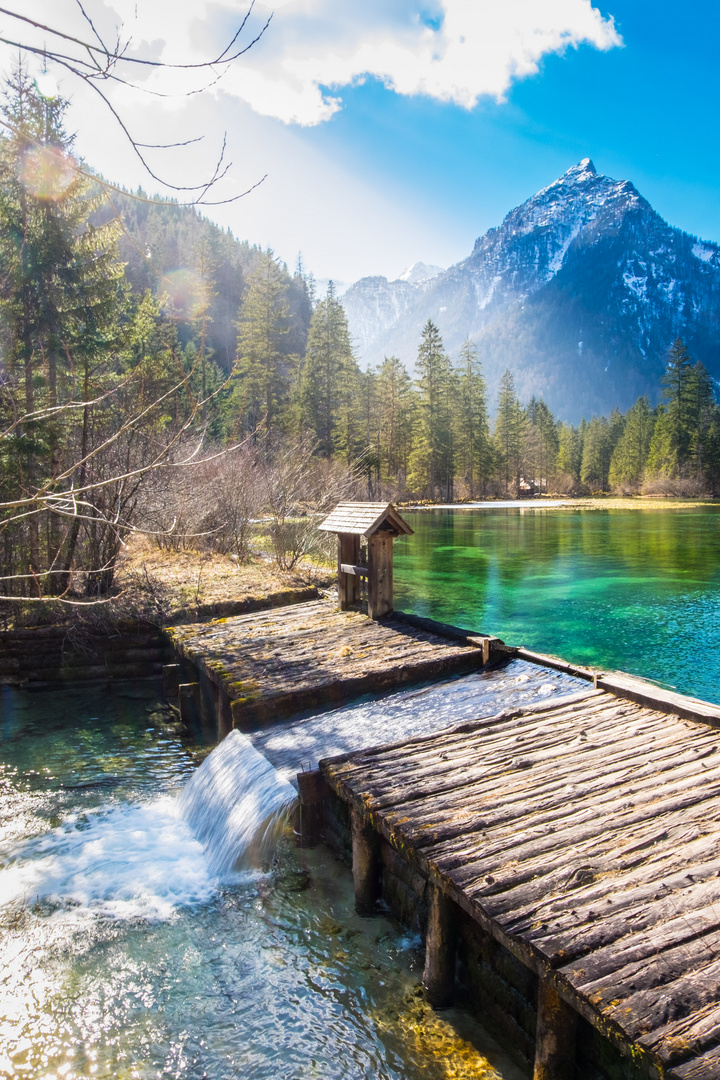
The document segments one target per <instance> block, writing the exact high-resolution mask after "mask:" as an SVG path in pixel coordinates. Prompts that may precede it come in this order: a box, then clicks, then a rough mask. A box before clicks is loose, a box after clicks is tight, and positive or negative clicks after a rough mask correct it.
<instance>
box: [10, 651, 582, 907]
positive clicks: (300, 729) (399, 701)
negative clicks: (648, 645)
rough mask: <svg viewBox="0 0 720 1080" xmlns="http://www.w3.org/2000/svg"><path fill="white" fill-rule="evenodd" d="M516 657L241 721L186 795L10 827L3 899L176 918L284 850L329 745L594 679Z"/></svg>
mask: <svg viewBox="0 0 720 1080" xmlns="http://www.w3.org/2000/svg"><path fill="white" fill-rule="evenodd" d="M587 688H588V687H587V683H582V682H580V681H579V680H577V679H573V678H571V677H569V676H567V675H562V674H560V673H558V672H554V671H550V670H548V669H544V668H538V667H536V666H535V665H532V664H526V663H523V662H521V661H514V662H513V663H511V664H509V665H508V666H507V667H506V668H504V669H503V670H501V671H492V672H479V673H477V674H475V675H470V676H467V677H465V678H460V679H453V680H449V681H446V682H444V683H438V684H435V685H431V686H426V687H421V688H414V689H411V690H406V691H402V692H399V693H395V694H390V695H387V696H385V697H383V698H379V699H376V700H373V701H359V702H355V703H353V704H351V705H348V706H345V707H343V708H341V709H336V710H333V711H330V712H325V713H321V714H319V715H317V716H313V717H308V718H305V719H304V720H300V721H298V720H290V721H286V722H283V723H281V724H278V725H274V726H273V727H271V728H266V729H264V730H261V731H258V732H255V733H253V734H252V735H250V736H248V735H244V734H241V733H240V732H239V731H232V732H231V733H230V734H229V735H228V736H227V737H226V738H225V739H224V740H223V741H222V742H221V743H220V744H219V746H217V747H215V749H214V750H213V751H212V753H210V754H209V755H208V757H207V758H206V759H205V761H204V762H203V763H202V765H201V766H200V767H199V768H198V769H197V770H196V771H195V772H194V773H193V775H192V776H191V777H190V779H189V780H188V781H187V782H186V784H185V786H184V788H183V789H182V790H181V791H180V792H179V794H178V795H176V796H175V797H171V796H169V795H165V796H161V797H159V798H158V797H156V798H155V799H153V800H148V801H146V802H125V801H110V802H109V803H106V804H105V805H104V806H100V807H94V808H90V809H87V810H84V811H83V812H75V813H72V814H69V815H67V816H66V817H65V818H64V820H62V822H61V824H59V825H58V826H57V827H56V828H54V829H51V830H50V831H48V832H45V833H43V834H41V835H39V836H37V835H36V836H31V837H30V838H23V839H18V840H13V839H12V838H11V836H10V832H8V831H6V832H5V837H6V838H5V841H4V842H1V841H2V830H1V829H0V866H2V869H0V905H6V904H8V903H12V902H17V901H19V902H24V903H25V904H32V903H33V902H35V901H39V902H43V903H49V904H51V905H59V906H61V907H63V908H64V909H65V910H68V909H72V910H73V911H74V912H76V913H77V914H78V915H81V914H82V913H87V912H90V913H92V914H95V915H97V914H100V915H105V916H111V917H114V918H136V917H142V918H154V919H166V918H169V917H170V916H172V914H173V912H175V911H176V910H177V909H178V908H181V907H186V906H188V905H192V904H198V903H204V902H206V901H207V900H209V899H210V898H211V897H212V896H213V895H215V894H216V893H217V890H218V887H219V885H220V884H221V883H222V882H223V881H228V880H232V879H233V878H234V879H235V880H237V875H238V874H239V873H242V874H246V873H248V872H257V871H258V870H259V869H262V868H263V867H266V866H267V865H268V863H269V862H270V860H271V858H272V854H273V852H274V850H275V847H276V845H277V841H278V838H279V835H280V832H281V831H282V828H283V826H284V823H285V821H286V819H287V815H288V812H289V810H290V807H291V806H292V805H293V803H294V802H295V800H296V798H297V793H296V790H295V787H294V786H293V784H294V782H295V775H296V774H297V772H299V771H300V770H301V769H302V768H307V767H308V766H310V767H316V765H317V762H318V760H319V759H320V758H322V757H329V756H333V755H335V754H340V753H344V752H347V751H349V750H357V749H360V748H364V747H370V746H377V745H379V744H381V743H387V742H390V741H393V740H396V739H401V738H410V737H412V736H414V735H419V734H429V733H431V732H434V731H440V730H442V729H444V728H448V727H451V726H452V725H453V724H457V723H460V722H462V721H463V720H467V719H477V718H480V717H482V716H489V715H492V714H493V713H497V712H501V711H503V710H504V709H507V708H512V707H515V706H517V705H520V704H529V703H533V702H536V703H540V702H543V701H546V700H548V699H551V698H559V697H561V696H562V695H563V694H566V693H574V692H577V691H578V690H582V689H587Z"/></svg>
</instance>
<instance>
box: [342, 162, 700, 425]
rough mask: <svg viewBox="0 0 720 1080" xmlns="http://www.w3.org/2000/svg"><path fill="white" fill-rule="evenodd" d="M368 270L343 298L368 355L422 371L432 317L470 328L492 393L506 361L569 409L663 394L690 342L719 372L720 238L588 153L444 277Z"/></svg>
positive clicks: (446, 336) (447, 336) (462, 330)
mask: <svg viewBox="0 0 720 1080" xmlns="http://www.w3.org/2000/svg"><path fill="white" fill-rule="evenodd" d="M414 275H415V268H414V267H411V268H410V270H409V271H406V273H405V274H404V275H403V280H398V281H394V282H385V281H383V282H382V288H380V287H379V286H378V284H376V279H363V281H360V282H358V283H356V284H355V285H354V286H352V288H351V289H350V290H348V293H347V294H346V297H345V301H344V302H345V305H346V311H347V314H348V319H349V323H350V330H351V333H352V334H353V335H354V338H355V341H356V343H357V348H358V354H359V357H360V359H361V361H362V362H363V363H366V364H367V363H378V362H380V361H381V359H382V357H383V356H385V355H388V356H389V355H396V356H399V357H400V358H401V359H402V360H403V361H404V362H406V363H407V364H408V365H409V366H412V364H413V362H414V359H415V356H416V354H417V347H418V342H419V341H420V335H421V333H422V328H423V326H424V324H425V322H426V321H427V319H428V318H430V319H432V320H433V321H434V322H435V323H436V324H437V326H438V327H439V329H440V332H441V334H442V336H443V340H444V343H445V347H446V348H447V349H448V351H449V352H450V353H451V354H454V353H456V352H457V350H458V349H459V348H460V346H461V345H462V342H463V341H464V340H465V339H466V338H467V337H469V338H470V339H471V340H473V341H474V342H476V343H477V345H478V347H479V349H480V351H481V354H482V356H483V363H484V365H485V372H486V378H487V380H488V385H489V387H490V388H491V390H492V389H493V388H494V387H495V386H497V383H498V381H499V378H500V375H501V374H502V371H503V370H504V368H505V367H510V368H511V369H512V370H513V371H514V373H515V375H516V384H517V386H518V389H519V390H520V391H521V393H522V394H524V396H525V397H529V396H530V395H531V394H535V395H542V396H543V397H544V398H545V400H546V401H547V402H548V404H549V405H550V406H551V408H553V410H554V411H555V412H556V413H558V414H559V415H561V416H565V417H568V418H570V419H574V420H577V419H578V417H579V416H580V415H581V414H582V412H585V413H586V414H587V415H592V413H593V412H602V411H603V410H609V409H611V408H612V407H613V406H614V405H619V406H620V407H621V408H628V407H629V406H630V405H631V404H632V403H633V401H634V400H635V398H637V397H638V396H639V395H640V394H644V393H649V394H651V396H653V397H654V396H656V394H657V387H658V385H659V380H660V376H661V374H662V371H663V367H664V361H665V355H666V352H667V349H668V348H669V347H670V345H671V344H672V342H673V341H674V339H675V338H677V337H682V338H683V339H684V340H685V343H686V345H687V346H688V348H689V349H690V352H691V353H692V354H693V356H694V357H695V358H696V359H698V360H702V362H703V363H704V364H705V366H706V367H707V368H708V370H709V371H710V372H711V374H712V375H713V377H715V378H719V379H720V345H719V344H718V342H720V309H719V308H718V304H717V296H718V295H720V246H719V245H717V244H712V243H706V242H703V241H700V240H698V239H697V238H696V237H692V236H688V235H687V234H685V233H683V232H681V231H680V230H679V229H673V228H672V227H671V226H670V225H668V224H667V223H666V222H665V221H663V219H662V218H661V217H660V215H659V214H658V213H657V212H656V211H655V210H653V208H652V206H651V205H650V204H649V203H648V202H647V200H646V199H644V198H643V197H642V195H640V194H639V192H638V191H637V190H636V188H635V187H634V185H633V184H632V183H630V181H628V180H614V179H612V178H611V177H609V176H605V175H603V174H602V173H599V172H598V171H597V170H596V168H595V166H594V165H593V163H592V161H591V160H590V158H583V159H582V161H580V162H578V163H577V164H576V165H573V166H572V167H571V168H570V169H568V170H567V172H565V173H564V174H563V175H562V176H560V177H559V178H558V179H557V180H555V181H553V183H552V184H549V185H548V186H547V187H545V188H543V189H542V190H541V191H538V192H537V193H536V194H535V195H532V196H531V197H530V198H529V199H527V200H526V201H525V202H524V203H522V204H521V205H520V206H517V207H516V208H515V209H514V210H511V211H510V212H509V213H508V214H507V216H506V217H505V219H504V221H503V222H502V223H501V224H500V225H498V226H497V227H496V228H493V229H490V230H489V231H488V232H486V233H485V234H484V236H481V237H480V238H479V239H478V240H477V241H476V242H475V246H474V248H473V251H472V253H471V254H470V255H469V256H468V257H467V258H466V259H463V260H462V261H461V262H459V263H456V264H455V265H454V266H452V267H450V269H449V270H446V271H445V272H444V273H440V274H437V276H433V277H431V278H429V279H427V280H425V281H424V282H422V283H420V282H418V283H413V284H411V281H413V280H417V279H415V278H414Z"/></svg>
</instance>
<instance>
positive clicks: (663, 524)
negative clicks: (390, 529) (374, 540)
mask: <svg viewBox="0 0 720 1080" xmlns="http://www.w3.org/2000/svg"><path fill="white" fill-rule="evenodd" d="M403 516H404V517H405V518H406V520H407V521H408V523H409V524H410V525H411V526H412V528H413V529H414V530H415V535H414V536H411V537H407V538H403V539H402V540H400V541H398V542H397V543H396V545H395V606H396V607H397V608H399V609H401V610H404V611H411V612H414V613H415V614H419V615H427V616H430V617H432V618H435V619H440V620H443V621H445V622H450V623H455V624H457V625H460V626H467V627H471V628H473V629H476V630H480V631H482V632H483V633H492V634H495V635H497V636H498V637H501V638H502V639H503V640H504V641H505V642H507V643H508V644H512V645H524V646H526V647H527V648H531V649H537V650H539V651H541V652H545V653H552V654H554V655H557V656H561V657H563V658H565V659H567V660H571V661H574V662H576V663H584V664H590V665H594V666H598V667H605V668H608V669H615V670H621V671H628V672H632V673H633V674H637V675H642V676H644V677H645V678H650V679H654V680H657V681H659V682H661V683H663V684H665V685H668V686H671V687H674V688H676V689H677V690H679V691H681V692H683V693H687V694H693V695H695V696H697V697H702V698H705V699H707V700H709V701H714V702H718V703H720V506H697V507H692V508H690V509H687V508H682V509H681V508H673V507H672V506H668V507H667V508H663V509H660V510H651V509H635V508H633V509H627V510H624V509H607V510H604V509H599V510H594V509H593V510H590V509H579V508H571V507H561V508H557V509H556V508H542V507H540V506H536V505H533V504H529V505H527V506H523V507H521V508H515V507H504V508H492V509H477V510H465V509H455V510H448V509H438V510H423V511H414V512H413V511H410V512H404V514H403Z"/></svg>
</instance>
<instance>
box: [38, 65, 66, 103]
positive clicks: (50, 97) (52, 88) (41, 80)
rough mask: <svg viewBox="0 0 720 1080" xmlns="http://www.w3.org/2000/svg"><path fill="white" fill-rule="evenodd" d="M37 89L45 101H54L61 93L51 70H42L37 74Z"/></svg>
mask: <svg viewBox="0 0 720 1080" xmlns="http://www.w3.org/2000/svg"><path fill="white" fill-rule="evenodd" d="M35 89H36V90H37V92H38V94H39V95H40V97H41V98H44V99H45V101H54V100H55V98H57V97H59V95H60V91H59V90H58V84H57V83H56V82H55V78H54V76H52V75H51V74H50V72H49V71H41V72H40V74H39V75H36V76H35Z"/></svg>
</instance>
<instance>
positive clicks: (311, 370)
mask: <svg viewBox="0 0 720 1080" xmlns="http://www.w3.org/2000/svg"><path fill="white" fill-rule="evenodd" d="M358 376H359V369H358V366H357V362H356V360H355V357H354V355H353V351H352V347H351V345H350V333H349V331H348V325H347V318H346V316H345V311H344V309H343V306H342V304H341V303H340V301H339V300H338V298H337V297H336V295H335V287H334V285H333V283H332V281H331V282H329V284H328V288H327V293H326V295H325V297H324V299H323V300H321V301H320V303H319V304H318V305H317V307H316V308H315V311H314V312H313V316H312V319H311V321H310V330H309V332H308V346H307V353H306V356H305V363H304V367H303V370H302V376H301V379H300V386H299V410H300V422H301V425H302V428H303V430H304V431H309V432H311V433H312V434H313V435H314V436H315V438H316V439H317V443H318V453H319V454H320V455H321V456H322V457H328V458H329V457H331V456H332V455H333V453H335V452H340V453H341V454H343V455H344V456H345V457H346V458H348V459H352V457H353V455H354V454H356V453H357V452H358V450H359V449H361V445H360V444H361V441H362V431H361V424H360V419H359V416H360V410H359V409H358V397H357V395H358Z"/></svg>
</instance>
